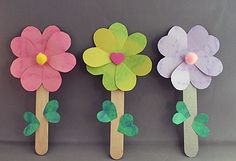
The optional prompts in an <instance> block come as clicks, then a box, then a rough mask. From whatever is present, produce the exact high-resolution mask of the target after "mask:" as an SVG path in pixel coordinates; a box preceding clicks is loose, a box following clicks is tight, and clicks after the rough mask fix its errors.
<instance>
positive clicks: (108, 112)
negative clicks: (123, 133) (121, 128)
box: [97, 100, 117, 123]
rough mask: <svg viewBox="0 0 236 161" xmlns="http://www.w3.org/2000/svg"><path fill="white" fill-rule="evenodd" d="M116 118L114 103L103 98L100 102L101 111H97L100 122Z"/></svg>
mask: <svg viewBox="0 0 236 161" xmlns="http://www.w3.org/2000/svg"><path fill="white" fill-rule="evenodd" d="M116 118H117V112H116V107H115V105H114V104H113V103H112V102H111V101H109V100H105V101H104V102H103V103H102V111H100V112H98V113H97V119H98V121H100V122H104V123H107V122H111V121H112V120H114V119H116Z"/></svg>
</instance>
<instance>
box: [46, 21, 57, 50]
mask: <svg viewBox="0 0 236 161" xmlns="http://www.w3.org/2000/svg"><path fill="white" fill-rule="evenodd" d="M59 31H60V29H59V28H58V27H57V26H55V25H51V26H48V27H47V28H45V29H44V31H43V34H42V43H43V50H45V47H46V44H47V42H48V40H49V39H50V37H51V36H52V35H53V34H54V33H55V32H59Z"/></svg>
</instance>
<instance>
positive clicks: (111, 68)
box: [102, 63, 118, 91]
mask: <svg viewBox="0 0 236 161" xmlns="http://www.w3.org/2000/svg"><path fill="white" fill-rule="evenodd" d="M115 73H116V65H114V64H112V63H110V64H107V65H105V66H104V67H103V77H102V84H103V86H104V87H105V88H106V89H107V90H108V91H114V90H117V89H118V88H117V86H116V84H115Z"/></svg>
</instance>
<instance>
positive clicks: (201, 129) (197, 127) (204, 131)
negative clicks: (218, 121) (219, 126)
mask: <svg viewBox="0 0 236 161" xmlns="http://www.w3.org/2000/svg"><path fill="white" fill-rule="evenodd" d="M207 122H208V115H207V114H204V113H200V114H198V115H197V116H196V117H195V118H194V121H193V123H192V128H193V130H194V131H195V132H196V134H197V135H198V136H200V137H202V138H205V137H207V136H209V134H210V129H209V128H208V127H207V126H206V125H205V123H207Z"/></svg>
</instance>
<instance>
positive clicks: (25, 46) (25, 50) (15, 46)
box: [11, 37, 39, 57]
mask: <svg viewBox="0 0 236 161" xmlns="http://www.w3.org/2000/svg"><path fill="white" fill-rule="evenodd" d="M11 50H12V52H13V53H14V54H15V55H16V56H17V57H34V56H36V55H37V54H38V53H39V51H38V50H37V49H36V48H35V47H34V46H33V44H32V43H31V42H30V41H29V40H27V39H26V38H23V37H16V38H14V39H13V40H12V41H11Z"/></svg>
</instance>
